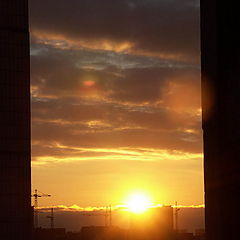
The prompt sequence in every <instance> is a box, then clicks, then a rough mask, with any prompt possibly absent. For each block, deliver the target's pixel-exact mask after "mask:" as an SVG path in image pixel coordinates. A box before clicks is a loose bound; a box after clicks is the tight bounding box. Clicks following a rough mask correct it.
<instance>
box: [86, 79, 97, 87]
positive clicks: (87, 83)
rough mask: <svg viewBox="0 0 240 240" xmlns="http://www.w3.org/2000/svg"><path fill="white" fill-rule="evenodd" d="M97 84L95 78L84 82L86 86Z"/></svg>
mask: <svg viewBox="0 0 240 240" xmlns="http://www.w3.org/2000/svg"><path fill="white" fill-rule="evenodd" d="M95 84H96V82H95V81H93V80H86V81H84V82H83V85H84V86H85V87H93V86H94V85H95Z"/></svg>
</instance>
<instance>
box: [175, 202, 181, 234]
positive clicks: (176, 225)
mask: <svg viewBox="0 0 240 240" xmlns="http://www.w3.org/2000/svg"><path fill="white" fill-rule="evenodd" d="M179 211H180V208H178V205H177V202H176V203H175V230H176V233H178V212H179Z"/></svg>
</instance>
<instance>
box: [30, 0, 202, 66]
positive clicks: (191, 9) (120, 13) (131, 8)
mask: <svg viewBox="0 0 240 240" xmlns="http://www.w3.org/2000/svg"><path fill="white" fill-rule="evenodd" d="M198 3H199V1H190V0H184V1H179V0H171V1H155V0H152V1H144V0H141V1H139V0H131V1H129V0H123V1H114V2H113V1H111V0H103V1H98V0H90V1H89V0H82V1H77V0H69V1H68V2H67V4H66V1H64V0H52V1H47V0H43V1H38V0H31V1H30V13H31V14H30V20H31V31H32V33H33V35H34V36H35V37H36V38H38V39H45V40H53V41H55V42H56V43H57V40H59V41H60V42H58V44H59V45H61V42H62V41H63V42H68V43H71V45H74V44H75V45H79V47H83V48H90V49H102V50H114V51H128V52H132V53H134V54H140V55H141V54H145V55H155V56H162V57H163V56H164V57H165V58H172V59H174V58H175V59H182V60H188V61H195V62H196V61H198V59H199V7H198Z"/></svg>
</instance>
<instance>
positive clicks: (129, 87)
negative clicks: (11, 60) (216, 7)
mask: <svg viewBox="0 0 240 240" xmlns="http://www.w3.org/2000/svg"><path fill="white" fill-rule="evenodd" d="M198 3H199V2H198V1H190V0H184V1H179V0H173V1H164V0H162V1H156V0H148V1H146V0H138V1H137V0H124V1H110V0H103V1H98V0H92V1H89V0H81V1H77V0H68V1H67V4H66V1H64V0H52V1H47V0H42V1H38V0H32V1H30V13H31V16H30V22H31V83H32V88H31V91H32V166H33V168H32V187H33V189H35V188H37V189H39V190H40V191H42V192H45V193H49V194H52V197H51V198H42V199H41V201H40V202H39V204H40V205H42V206H47V205H65V206H72V205H78V206H81V207H88V206H105V205H109V204H111V205H119V204H123V202H124V199H125V198H126V196H128V195H129V194H131V193H132V192H134V191H143V192H145V193H146V194H147V195H149V196H150V197H151V199H152V201H153V202H154V203H162V204H174V203H175V201H178V202H179V203H180V204H182V205H192V204H194V205H195V204H196V205H198V204H202V203H203V169H202V164H203V163H202V131H201V99H200V67H199V6H198V5H199V4H198ZM173 6H174V7H173Z"/></svg>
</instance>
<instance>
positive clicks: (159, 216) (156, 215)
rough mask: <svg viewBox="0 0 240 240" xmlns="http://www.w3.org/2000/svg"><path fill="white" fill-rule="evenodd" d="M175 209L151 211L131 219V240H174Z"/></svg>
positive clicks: (154, 209)
mask: <svg viewBox="0 0 240 240" xmlns="http://www.w3.org/2000/svg"><path fill="white" fill-rule="evenodd" d="M173 236H174V229H173V208H172V207H171V206H163V207H159V208H152V209H149V210H148V211H147V212H146V213H144V215H142V216H141V215H139V214H133V215H132V217H131V226H130V240H145V239H148V240H172V239H173Z"/></svg>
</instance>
